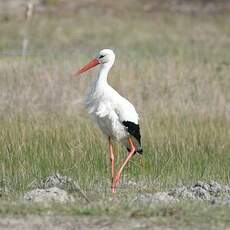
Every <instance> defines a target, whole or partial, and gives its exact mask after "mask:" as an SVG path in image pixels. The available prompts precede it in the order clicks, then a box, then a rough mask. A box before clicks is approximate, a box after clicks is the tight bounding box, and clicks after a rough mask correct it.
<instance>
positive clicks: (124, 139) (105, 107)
mask: <svg viewBox="0 0 230 230" xmlns="http://www.w3.org/2000/svg"><path fill="white" fill-rule="evenodd" d="M114 62H115V54H114V52H113V50H111V49H102V50H101V51H100V52H99V53H98V55H97V56H96V57H95V58H93V59H92V60H91V61H90V62H89V63H88V64H86V65H84V66H83V67H82V68H80V69H79V70H75V71H74V72H73V75H74V76H79V75H80V74H83V73H84V72H86V71H87V70H89V69H91V68H93V67H95V66H97V65H100V69H99V72H98V75H97V77H96V80H95V81H94V82H93V84H92V86H91V88H90V90H89V91H88V93H87V94H86V97H85V102H84V104H85V107H86V109H87V110H88V113H89V114H90V116H91V118H92V119H93V120H94V121H95V122H96V124H97V125H98V126H99V128H100V129H101V131H102V133H104V135H105V136H106V137H107V139H108V144H109V158H110V162H111V190H112V193H115V192H116V188H117V186H118V184H119V181H120V178H121V174H122V172H123V169H124V167H125V166H126V165H127V163H128V161H129V160H130V158H131V157H132V156H133V155H134V154H136V153H139V154H142V152H143V149H142V145H141V133H140V125H139V115H138V113H137V112H136V109H135V108H134V106H133V105H132V104H131V103H130V102H129V101H128V100H127V99H126V98H124V97H123V96H121V95H120V94H119V93H118V92H117V91H116V90H115V89H114V88H112V87H111V86H110V85H109V83H108V81H107V78H108V73H109V71H110V70H111V68H112V66H113V64H114ZM113 141H118V142H120V143H121V144H122V145H124V146H125V147H126V149H127V151H128V155H127V157H126V158H125V160H124V161H123V162H122V164H121V166H120V167H119V168H118V170H117V172H115V156H114V152H113V146H112V143H113Z"/></svg>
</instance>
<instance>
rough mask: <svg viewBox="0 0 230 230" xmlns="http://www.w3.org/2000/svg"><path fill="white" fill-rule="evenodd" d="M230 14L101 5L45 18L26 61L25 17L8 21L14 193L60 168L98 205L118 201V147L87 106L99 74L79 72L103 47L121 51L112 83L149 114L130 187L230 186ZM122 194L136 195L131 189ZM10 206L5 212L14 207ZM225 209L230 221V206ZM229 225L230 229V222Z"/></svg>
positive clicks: (0, 151) (2, 87) (4, 126)
mask: <svg viewBox="0 0 230 230" xmlns="http://www.w3.org/2000/svg"><path fill="white" fill-rule="evenodd" d="M229 19H230V17H229V16H228V15H208V14H207V15H199V14H198V15H196V16H193V15H185V14H173V13H155V14H144V13H140V12H130V14H124V15H123V14H121V15H114V14H103V13H102V12H101V11H100V10H99V9H89V10H88V11H87V12H86V11H84V10H82V11H80V12H79V14H76V15H68V16H65V17H56V16H54V15H43V16H42V17H41V16H39V15H38V16H35V17H34V18H33V20H32V21H31V22H30V24H29V25H28V28H27V30H28V37H29V50H28V56H27V57H26V58H22V57H21V56H20V53H21V43H22V39H23V34H24V32H23V31H25V22H24V21H23V20H22V19H20V20H15V19H11V20H9V21H6V22H2V24H1V27H0V34H1V36H0V50H1V51H2V53H4V52H5V51H10V52H11V53H13V54H14V55H5V54H4V55H1V56H0V83H1V84H0V119H1V122H0V171H1V174H0V181H2V182H1V183H2V186H7V187H8V188H10V191H11V192H12V193H11V195H12V197H11V198H10V199H12V200H14V199H15V197H17V196H18V195H19V194H21V193H22V192H24V191H26V190H27V189H28V185H29V184H30V183H31V182H32V181H33V180H35V179H36V178H43V177H45V176H47V175H50V174H52V173H54V172H59V173H61V174H64V175H67V176H71V177H72V178H74V179H76V181H78V182H79V184H80V186H81V188H82V189H83V190H84V191H86V192H87V193H88V194H89V197H90V198H91V199H93V200H94V199H102V197H104V196H107V195H106V194H107V193H108V192H109V187H110V180H109V178H110V175H109V172H110V170H109V167H108V166H109V158H108V157H109V156H108V153H107V149H108V147H107V142H106V139H105V138H104V137H103V136H102V135H101V133H100V132H99V131H98V130H97V128H96V127H95V126H94V124H92V122H91V121H90V120H89V118H88V116H87V115H86V113H85V111H84V109H83V107H82V105H81V101H82V99H83V96H84V94H85V92H86V90H87V87H88V86H89V84H90V82H91V81H92V80H93V76H94V75H95V74H96V70H95V71H93V72H91V73H90V74H88V75H87V76H81V77H80V78H73V77H72V76H71V72H72V70H73V69H75V68H76V67H80V66H82V65H83V64H84V63H85V62H87V61H88V60H89V59H91V58H92V57H94V55H96V53H97V52H98V51H99V50H100V49H102V48H113V49H114V51H115V53H116V55H117V59H116V64H115V66H114V68H113V70H112V72H111V74H110V78H109V81H110V83H111V85H112V86H114V88H116V89H117V90H118V91H119V92H120V93H121V94H122V95H124V96H126V97H128V98H129V100H130V101H131V102H132V103H133V104H134V105H135V106H136V108H137V110H138V112H139V113H140V117H141V128H142V136H143V148H144V154H143V156H141V157H139V156H135V157H133V159H132V161H131V162H130V164H129V166H128V168H127V169H126V170H125V176H123V178H122V181H123V183H125V182H127V181H129V180H131V181H135V182H136V183H137V184H136V186H132V187H131V188H130V190H128V191H129V192H130V191H131V193H135V192H136V191H139V192H141V191H142V190H144V189H145V190H146V186H147V187H148V191H158V190H164V189H168V188H171V187H173V186H175V185H176V184H178V183H191V182H194V181H197V180H204V181H210V180H215V181H219V182H222V183H225V184H229V183H230V168H229V165H230V142H229V137H230V91H229V88H230V79H229V71H230V52H229V50H230V41H229V36H230V27H229ZM124 22H125V23H124ZM8 53H9V52H8ZM18 54H19V55H18ZM115 150H116V151H115V153H116V158H117V159H118V161H119V160H121V159H123V158H124V157H125V155H126V154H127V153H126V152H125V151H124V149H123V148H122V147H120V146H119V145H115ZM117 166H118V165H117ZM140 182H141V183H140ZM143 184H144V185H145V186H143ZM119 191H121V193H122V194H123V195H125V196H128V193H127V194H126V190H125V189H124V191H122V189H121V190H119V189H118V193H119ZM98 192H100V193H98ZM97 194H100V195H97ZM107 205H108V204H107ZM192 205H193V204H192ZM205 205H206V204H205ZM105 206H106V204H105ZM179 206H180V205H179ZM181 206H183V205H181ZM2 207H6V209H5V208H2V209H1V213H4V212H5V211H6V210H8V208H7V207H8V205H3V206H2ZM122 207H123V210H125V208H127V207H124V206H122ZM186 207H187V206H186ZM191 207H192V206H191ZM97 208H98V206H96V209H97ZM199 208H200V206H199ZM12 209H14V208H12ZM70 209H71V207H70ZM90 209H91V210H93V207H90ZM169 209H170V207H169ZM182 209H183V208H182ZM203 209H205V206H204V207H203ZM16 210H17V209H16ZM25 210H26V209H25ZM71 210H72V209H71ZM114 210H116V207H114ZM146 210H147V211H146V212H144V213H145V214H144V216H148V208H147V207H146ZM151 210H152V209H151ZM154 210H155V211H153V210H152V211H151V212H152V213H158V212H157V211H156V210H158V209H157V207H155V209H154ZM179 210H181V208H179ZM183 210H184V211H183V212H182V213H187V214H188V215H189V212H190V211H191V210H190V211H189V212H187V211H186V210H189V208H188V209H186V208H185V209H183ZM195 210H197V209H195ZM205 210H206V209H205ZM220 210H221V209H220ZM227 210H228V209H227ZM158 211H159V210H158ZM6 212H7V211H6ZM29 212H30V211H29ZM67 212H68V211H67ZM151 212H150V213H151ZM204 212H205V213H206V211H204ZM204 212H203V213H204ZM216 212H217V213H219V216H220V217H221V216H222V217H223V216H227V211H226V212H224V211H223V210H221V211H219V212H218V208H217V211H216ZM71 213H74V212H71ZM77 213H79V212H77ZM90 213H94V212H93V211H90V212H89V214H90ZM102 213H103V214H106V212H103V211H102ZM112 213H113V211H112ZM146 213H147V214H146ZM201 213H202V211H201ZM223 213H225V214H223ZM86 214H87V213H86ZM96 214H97V213H96ZM140 215H142V214H140ZM153 215H155V214H153ZM159 215H160V216H161V214H156V216H159ZM181 215H182V216H183V214H181ZM166 216H167V217H169V216H170V215H166ZM172 216H173V215H172ZM185 216H186V215H185ZM186 218H187V217H186ZM186 218H185V219H184V221H185V222H186ZM219 221H220V223H222V222H223V223H227V217H226V218H223V219H221V218H220V220H219ZM182 222H183V221H182ZM185 222H183V223H185ZM197 223H199V220H198V222H197Z"/></svg>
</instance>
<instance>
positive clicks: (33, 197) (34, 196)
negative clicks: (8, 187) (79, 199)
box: [22, 187, 74, 203]
mask: <svg viewBox="0 0 230 230" xmlns="http://www.w3.org/2000/svg"><path fill="white" fill-rule="evenodd" d="M22 200H24V201H30V202H42V203H50V202H60V203H66V202H73V201H74V198H73V196H70V195H68V193H67V192H66V191H64V190H62V189H59V188H57V187H52V188H48V189H34V190H31V191H29V192H27V193H25V194H24V196H23V197H22Z"/></svg>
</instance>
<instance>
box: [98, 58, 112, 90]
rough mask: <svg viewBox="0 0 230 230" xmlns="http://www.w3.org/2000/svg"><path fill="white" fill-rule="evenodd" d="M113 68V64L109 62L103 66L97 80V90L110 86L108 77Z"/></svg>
mask: <svg viewBox="0 0 230 230" xmlns="http://www.w3.org/2000/svg"><path fill="white" fill-rule="evenodd" d="M112 66H113V63H109V62H107V63H104V64H101V67H100V70H99V73H98V76H97V80H96V85H95V88H96V89H101V88H104V87H106V86H108V82H107V77H108V73H109V71H110V69H111V67H112Z"/></svg>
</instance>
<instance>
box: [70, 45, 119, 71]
mask: <svg viewBox="0 0 230 230" xmlns="http://www.w3.org/2000/svg"><path fill="white" fill-rule="evenodd" d="M114 61H115V54H114V52H113V51H112V50H111V49H103V50H101V51H100V52H99V53H98V55H97V57H96V58H94V59H93V60H91V61H90V62H89V63H88V64H86V65H85V66H83V67H82V68H81V69H80V70H77V71H74V73H73V74H74V75H79V74H81V73H84V72H85V71H87V70H89V69H91V68H93V67H94V66H96V65H99V64H102V65H108V66H110V67H111V66H112V65H113V63H114Z"/></svg>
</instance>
